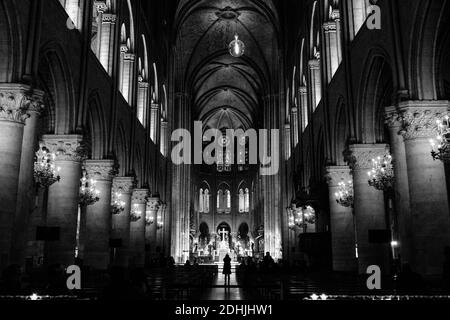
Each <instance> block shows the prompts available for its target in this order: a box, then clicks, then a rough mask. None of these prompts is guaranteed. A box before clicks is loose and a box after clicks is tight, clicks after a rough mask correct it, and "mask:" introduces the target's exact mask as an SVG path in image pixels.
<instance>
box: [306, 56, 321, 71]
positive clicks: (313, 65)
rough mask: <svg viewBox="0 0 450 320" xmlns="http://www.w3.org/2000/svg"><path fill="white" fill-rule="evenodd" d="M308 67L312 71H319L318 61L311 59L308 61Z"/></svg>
mask: <svg viewBox="0 0 450 320" xmlns="http://www.w3.org/2000/svg"><path fill="white" fill-rule="evenodd" d="M308 66H309V68H310V69H312V70H318V69H320V61H319V59H311V60H309V61H308Z"/></svg>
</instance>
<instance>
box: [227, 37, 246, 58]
mask: <svg viewBox="0 0 450 320" xmlns="http://www.w3.org/2000/svg"><path fill="white" fill-rule="evenodd" d="M228 49H229V50H230V54H231V55H232V56H233V57H235V58H239V57H242V56H243V55H244V53H245V44H244V42H242V41H241V40H239V36H238V34H235V35H234V40H233V41H231V42H230V45H229V47H228Z"/></svg>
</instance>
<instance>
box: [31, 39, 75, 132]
mask: <svg viewBox="0 0 450 320" xmlns="http://www.w3.org/2000/svg"><path fill="white" fill-rule="evenodd" d="M38 74H39V79H40V81H41V83H40V84H39V85H38V86H39V87H41V88H43V90H44V91H46V89H47V92H48V93H49V94H50V95H51V100H52V101H53V102H54V106H55V113H54V114H55V121H54V123H55V128H54V132H53V133H54V134H70V133H73V132H74V131H75V125H76V123H75V96H74V87H73V82H72V73H71V70H70V67H69V64H68V63H67V60H66V58H65V54H64V50H63V48H61V47H60V45H59V44H57V43H54V42H50V43H47V44H46V45H44V46H43V47H42V49H41V53H40V60H39V66H38Z"/></svg>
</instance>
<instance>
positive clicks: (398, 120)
mask: <svg viewBox="0 0 450 320" xmlns="http://www.w3.org/2000/svg"><path fill="white" fill-rule="evenodd" d="M384 123H385V124H386V125H387V126H388V127H389V128H390V129H397V128H398V129H399V131H400V128H401V127H402V125H403V123H402V116H401V114H400V113H399V112H398V110H397V108H396V107H394V106H392V107H386V108H385V113H384Z"/></svg>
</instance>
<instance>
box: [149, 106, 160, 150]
mask: <svg viewBox="0 0 450 320" xmlns="http://www.w3.org/2000/svg"><path fill="white" fill-rule="evenodd" d="M158 114H159V105H158V104H157V103H152V104H151V106H150V139H152V141H153V143H154V144H157V143H158V141H157V139H158V124H159V121H160V120H159V116H158Z"/></svg>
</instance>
